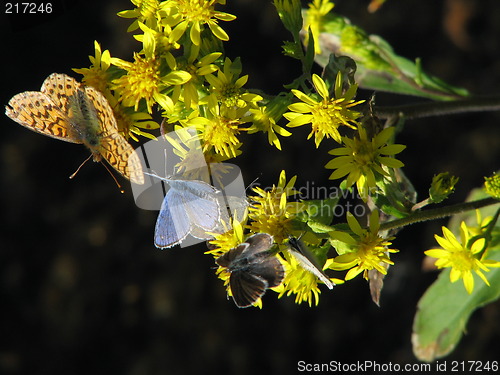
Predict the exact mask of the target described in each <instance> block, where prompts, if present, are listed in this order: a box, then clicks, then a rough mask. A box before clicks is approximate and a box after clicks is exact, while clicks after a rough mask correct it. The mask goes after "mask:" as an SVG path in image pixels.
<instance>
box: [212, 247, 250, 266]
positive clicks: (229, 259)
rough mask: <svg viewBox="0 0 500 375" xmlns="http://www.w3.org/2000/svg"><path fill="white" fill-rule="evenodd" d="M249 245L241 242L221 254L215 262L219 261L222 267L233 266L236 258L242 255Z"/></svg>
mask: <svg viewBox="0 0 500 375" xmlns="http://www.w3.org/2000/svg"><path fill="white" fill-rule="evenodd" d="M249 246H250V245H249V244H247V243H245V242H243V243H242V244H239V245H238V246H236V247H235V248H233V249H231V250H229V251H228V252H226V253H225V254H223V255H221V256H220V257H219V258H217V260H216V261H215V263H217V264H218V265H219V266H221V267H226V268H228V267H229V266H231V264H232V263H233V262H234V260H235V259H238V258H239V257H240V256H241V253H242V252H243V251H244V250H245V249H246V248H247V247H249Z"/></svg>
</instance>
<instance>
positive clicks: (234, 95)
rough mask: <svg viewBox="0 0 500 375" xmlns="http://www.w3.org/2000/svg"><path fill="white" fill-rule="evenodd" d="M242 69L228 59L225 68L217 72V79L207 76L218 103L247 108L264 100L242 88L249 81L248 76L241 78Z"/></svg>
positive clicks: (211, 75) (228, 106)
mask: <svg viewBox="0 0 500 375" xmlns="http://www.w3.org/2000/svg"><path fill="white" fill-rule="evenodd" d="M240 73H241V68H240V67H239V66H238V64H236V63H234V62H232V61H231V60H230V59H229V58H227V57H226V59H225V61H224V67H223V68H222V70H219V71H218V72H217V77H215V76H214V75H213V74H207V75H206V76H205V79H206V80H207V81H208V83H210V85H211V86H212V88H211V92H212V95H215V97H216V98H217V101H218V102H219V103H221V104H222V105H223V106H224V107H227V108H233V107H238V108H246V107H248V106H254V107H255V106H256V104H255V103H256V102H258V101H259V100H262V97H261V96H260V95H256V94H252V93H249V92H245V91H244V90H243V89H242V87H243V85H244V84H245V83H246V82H247V80H248V75H245V76H243V77H239V78H238V76H239V74H240Z"/></svg>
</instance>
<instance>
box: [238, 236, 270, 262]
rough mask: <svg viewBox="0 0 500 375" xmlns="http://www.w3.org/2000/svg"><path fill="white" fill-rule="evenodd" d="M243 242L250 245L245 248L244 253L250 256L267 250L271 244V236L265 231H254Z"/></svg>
mask: <svg viewBox="0 0 500 375" xmlns="http://www.w3.org/2000/svg"><path fill="white" fill-rule="evenodd" d="M245 242H246V243H248V244H249V245H250V246H249V247H248V249H246V251H245V253H244V255H245V256H247V257H251V256H254V255H257V254H259V253H262V252H264V251H267V250H269V248H270V247H271V246H272V245H273V236H271V235H270V234H267V233H256V234H254V235H253V236H250V237H248V238H247V239H246V241H245Z"/></svg>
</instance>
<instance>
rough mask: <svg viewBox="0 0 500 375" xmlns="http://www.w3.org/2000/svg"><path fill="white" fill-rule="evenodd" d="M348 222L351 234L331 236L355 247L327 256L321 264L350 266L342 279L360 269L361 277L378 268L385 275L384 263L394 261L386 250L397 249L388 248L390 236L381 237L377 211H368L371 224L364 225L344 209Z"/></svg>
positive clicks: (349, 277) (344, 267) (337, 266)
mask: <svg viewBox="0 0 500 375" xmlns="http://www.w3.org/2000/svg"><path fill="white" fill-rule="evenodd" d="M347 223H348V224H349V228H350V229H351V231H352V232H353V233H354V237H352V236H351V235H350V234H348V233H343V232H340V231H339V232H333V233H331V234H330V236H331V237H332V238H333V239H338V240H340V241H342V242H345V243H347V244H348V245H349V246H350V247H351V248H353V249H354V250H352V251H349V252H346V253H344V254H342V255H339V256H337V257H335V258H334V259H327V261H326V263H325V267H324V268H331V269H334V270H337V271H342V270H349V271H348V272H347V274H346V276H345V280H351V279H353V278H355V277H356V276H358V275H359V274H360V273H361V272H363V277H364V278H365V279H366V280H368V271H370V270H373V269H375V270H377V271H378V272H380V273H382V274H384V275H386V274H387V270H386V267H384V263H385V264H388V265H392V264H394V262H393V261H392V260H390V258H389V255H388V253H396V252H398V250H395V249H389V248H388V246H390V245H391V242H389V240H391V239H392V238H382V237H380V236H379V234H378V231H379V227H380V225H379V215H378V211H373V212H372V213H371V215H370V226H369V228H368V229H363V228H362V227H361V225H359V223H358V221H357V220H356V219H355V218H354V216H353V215H352V214H351V213H349V212H348V213H347Z"/></svg>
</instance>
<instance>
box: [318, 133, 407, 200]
mask: <svg viewBox="0 0 500 375" xmlns="http://www.w3.org/2000/svg"><path fill="white" fill-rule="evenodd" d="M393 134H394V128H387V129H384V130H382V131H381V132H380V133H378V134H377V135H376V136H375V137H374V138H373V139H368V137H367V135H366V131H365V129H364V128H362V127H361V126H360V127H359V128H358V137H355V138H353V139H349V138H347V137H342V141H343V143H344V144H345V147H339V148H336V149H333V150H331V151H330V152H329V154H331V155H340V156H339V157H336V158H335V159H333V160H330V161H329V162H328V163H327V164H326V166H325V168H328V169H335V171H334V172H333V173H332V174H331V175H330V179H331V180H334V179H337V178H342V177H344V176H345V175H348V176H347V187H351V186H352V185H353V184H354V183H356V186H357V188H358V192H359V194H360V196H361V197H362V198H363V200H365V201H366V198H367V197H368V193H369V192H370V189H374V188H376V182H377V177H379V176H387V175H388V173H387V172H386V171H385V170H384V168H386V167H389V168H400V167H402V166H403V163H402V162H401V161H399V160H397V159H395V158H392V157H389V156H391V155H395V154H397V153H399V152H401V151H403V150H404V148H405V147H406V146H404V145H398V144H393V145H388V144H387V141H388V140H389V138H391V137H392V135H393Z"/></svg>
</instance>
